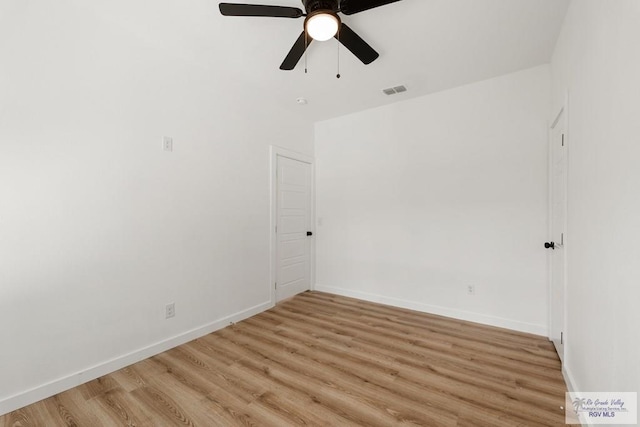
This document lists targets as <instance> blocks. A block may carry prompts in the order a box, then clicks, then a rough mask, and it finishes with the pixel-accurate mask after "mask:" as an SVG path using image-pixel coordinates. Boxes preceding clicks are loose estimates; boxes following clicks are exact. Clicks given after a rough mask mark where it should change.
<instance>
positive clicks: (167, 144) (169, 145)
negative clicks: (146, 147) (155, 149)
mask: <svg viewBox="0 0 640 427" xmlns="http://www.w3.org/2000/svg"><path fill="white" fill-rule="evenodd" d="M162 149H163V150H164V151H173V138H171V137H170V136H165V137H163V138H162Z"/></svg>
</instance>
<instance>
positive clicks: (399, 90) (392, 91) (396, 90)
mask: <svg viewBox="0 0 640 427" xmlns="http://www.w3.org/2000/svg"><path fill="white" fill-rule="evenodd" d="M382 91H383V92H384V94H385V95H395V94H396V93H402V92H406V91H407V88H406V86H404V85H401V86H396V87H390V88H388V89H382Z"/></svg>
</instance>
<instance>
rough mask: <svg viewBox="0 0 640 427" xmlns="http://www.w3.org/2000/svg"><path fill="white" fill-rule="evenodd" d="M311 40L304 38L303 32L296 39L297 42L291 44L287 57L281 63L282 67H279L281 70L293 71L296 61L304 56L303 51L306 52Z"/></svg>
mask: <svg viewBox="0 0 640 427" xmlns="http://www.w3.org/2000/svg"><path fill="white" fill-rule="evenodd" d="M312 40H313V39H312V38H311V37H305V32H304V31H303V32H302V34H300V37H298V40H296V42H295V43H294V44H293V46H292V47H291V50H290V51H289V53H288V54H287V57H286V58H284V61H282V65H280V69H281V70H293V69H294V68H296V65H297V64H298V61H300V58H302V55H304V51H305V50H307V47H309V45H310V44H311V41H312Z"/></svg>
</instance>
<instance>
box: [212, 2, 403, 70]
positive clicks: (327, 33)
mask: <svg viewBox="0 0 640 427" xmlns="http://www.w3.org/2000/svg"><path fill="white" fill-rule="evenodd" d="M397 1H400V0H302V4H303V5H304V9H305V11H306V13H305V11H302V9H299V8H297V7H288V6H266V5H257V4H241V3H220V13H222V14H223V15H224V16H263V17H273V18H301V17H303V16H304V17H305V19H304V29H303V31H302V34H300V36H299V37H298V39H297V40H296V42H295V43H294V44H293V47H292V48H291V50H290V51H289V54H288V55H287V56H286V58H285V59H284V61H283V62H282V65H280V69H281V70H293V69H294V68H295V66H296V64H297V63H298V61H299V60H300V58H302V55H304V52H305V51H306V50H307V47H308V46H309V44H310V43H311V41H312V40H317V41H326V40H329V39H330V38H332V37H335V38H336V39H338V41H339V42H340V43H342V44H343V45H344V46H345V47H346V48H347V49H349V50H350V51H351V53H353V54H354V55H355V56H356V57H357V58H358V59H359V60H360V61H362V62H363V63H364V64H370V63H372V62H373V61H375V60H376V59H377V58H378V56H379V54H378V52H376V51H375V50H374V49H373V48H372V47H371V46H369V45H368V44H367V42H365V41H364V40H362V38H360V36H359V35H357V34H356V33H355V32H354V31H353V30H352V29H351V28H349V27H348V26H347V24H345V23H343V22H342V21H341V20H340V17H339V16H338V13H342V14H344V15H353V14H355V13H358V12H363V11H365V10H369V9H373V8H376V7H379V6H384V5H386V4H389V3H395V2H397Z"/></svg>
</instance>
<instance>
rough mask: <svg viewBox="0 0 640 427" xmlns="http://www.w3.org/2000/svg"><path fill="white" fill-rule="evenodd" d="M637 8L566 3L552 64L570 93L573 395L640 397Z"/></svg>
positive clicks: (556, 91) (561, 87)
mask: <svg viewBox="0 0 640 427" xmlns="http://www.w3.org/2000/svg"><path fill="white" fill-rule="evenodd" d="M638 23H640V2H638V1H636V0H619V1H590V0H580V1H574V2H572V4H571V6H570V8H569V10H568V12H567V16H566V18H565V24H564V27H563V29H562V33H561V36H560V38H559V40H558V44H557V46H556V50H555V53H554V56H553V60H552V80H553V98H554V105H555V106H556V108H555V109H554V110H556V109H558V108H559V107H558V106H559V105H560V104H561V103H562V99H563V97H564V94H565V92H566V91H567V90H568V92H569V117H568V119H569V140H568V149H569V152H568V160H569V168H568V179H569V188H568V203H569V206H568V232H567V241H566V242H567V255H568V259H567V263H568V264H567V267H568V307H567V331H566V334H565V339H566V342H565V350H566V359H565V369H566V370H567V372H568V374H569V376H570V378H571V382H572V383H573V386H574V388H575V389H576V390H577V391H640V364H639V363H638V361H640V339H639V335H638V331H637V328H638V325H640V310H638V304H639V303H640V268H639V265H640V263H639V262H638V260H640V244H639V242H640V215H639V212H640V191H639V183H640V168H639V167H638V159H640V120H639V118H640V102H639V101H638V100H640V55H639V53H638V52H639V51H638V43H639V41H640V25H638Z"/></svg>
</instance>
